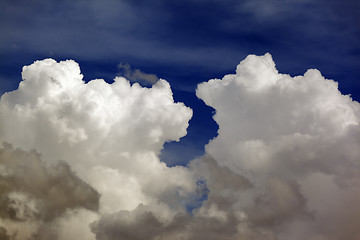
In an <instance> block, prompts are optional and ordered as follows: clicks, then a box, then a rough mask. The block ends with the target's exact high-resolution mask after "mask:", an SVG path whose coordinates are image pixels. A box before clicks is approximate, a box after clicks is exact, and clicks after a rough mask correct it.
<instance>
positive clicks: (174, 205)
mask: <svg viewBox="0 0 360 240" xmlns="http://www.w3.org/2000/svg"><path fill="white" fill-rule="evenodd" d="M82 77H83V76H82V74H81V73H80V68H79V66H78V64H77V63H75V62H74V61H72V60H67V61H63V62H59V63H57V62H56V61H54V60H52V59H45V60H42V61H36V62H35V63H33V64H32V65H30V66H25V67H24V68H23V72H22V78H23V81H22V82H21V83H20V85H19V88H18V89H17V90H15V91H13V92H9V93H5V94H4V95H3V96H2V98H1V102H0V112H1V115H0V122H1V128H0V141H7V142H10V143H12V144H13V145H14V146H16V147H21V148H23V149H25V150H28V149H33V148H34V149H36V150H37V151H39V152H40V153H41V154H42V156H43V159H44V160H46V161H47V162H49V163H54V162H55V161H57V160H65V161H67V163H68V164H69V165H70V166H71V167H72V168H73V169H74V170H75V171H76V172H77V174H78V175H79V177H80V178H81V179H84V180H85V181H86V182H88V183H89V184H90V185H91V186H93V187H94V188H95V189H96V190H97V191H98V192H99V193H100V194H101V199H100V210H99V214H103V213H106V212H110V213H111V212H115V211H118V210H133V209H134V208H136V207H137V206H138V204H146V205H148V206H152V207H153V208H154V209H157V212H158V215H159V216H163V217H166V216H171V214H172V212H174V211H185V208H186V206H185V205H184V204H183V201H184V199H186V198H187V196H188V195H189V194H190V193H191V192H192V191H194V190H195V187H196V185H195V181H193V180H192V178H191V175H190V173H189V172H188V171H187V170H186V169H185V168H183V167H174V168H168V167H167V166H166V165H165V164H164V163H161V162H160V160H159V158H158V154H159V153H160V151H161V149H162V147H163V144H164V143H165V142H166V141H174V140H175V141H178V140H179V138H181V137H182V136H184V135H185V134H186V129H187V127H188V121H189V119H190V118H191V116H192V110H191V109H189V108H187V107H186V106H184V104H183V103H174V100H173V98H172V92H171V89H170V86H169V84H168V83H167V82H166V81H165V80H159V81H158V82H157V83H156V84H154V85H153V86H152V88H143V87H141V86H140V85H139V84H137V83H134V84H133V85H131V84H130V83H129V82H128V81H127V80H126V79H125V78H121V77H116V78H115V79H114V82H113V83H112V84H108V83H106V82H105V81H104V80H100V79H97V80H92V81H90V82H88V83H86V84H85V83H84V82H83V80H82ZM87 215H89V219H87V220H84V216H87ZM71 217H72V218H74V216H71ZM69 218H70V217H69ZM78 220H79V221H81V225H82V228H81V229H84V231H85V230H86V231H88V232H89V231H90V229H89V228H88V227H87V225H88V224H89V223H90V222H91V221H93V220H94V216H92V214H90V213H89V214H86V213H84V214H79V219H78ZM57 221H58V223H57V226H58V225H59V224H60V223H61V224H60V225H61V226H63V227H62V228H61V229H72V228H71V226H70V225H68V224H70V222H74V221H75V222H76V220H74V219H73V220H72V221H70V220H69V221H68V222H69V223H68V224H66V222H67V221H62V222H61V221H60V220H57ZM59 221H60V222H59ZM73 231H75V230H74V229H73ZM76 231H79V230H76ZM40 232H42V236H48V235H46V234H48V232H47V231H45V229H43V231H40ZM45 233H46V234H45ZM51 234H53V233H51ZM69 234H70V235H71V233H69ZM78 234H80V233H75V232H74V235H78ZM84 234H85V233H84ZM37 237H39V236H37ZM45 238H46V237H45ZM64 239H66V237H65V235H64Z"/></svg>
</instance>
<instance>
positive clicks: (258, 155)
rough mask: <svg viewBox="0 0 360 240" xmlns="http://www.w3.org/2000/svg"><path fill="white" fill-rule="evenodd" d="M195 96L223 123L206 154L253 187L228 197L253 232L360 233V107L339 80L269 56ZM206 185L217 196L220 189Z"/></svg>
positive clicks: (294, 235)
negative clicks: (286, 67)
mask: <svg viewBox="0 0 360 240" xmlns="http://www.w3.org/2000/svg"><path fill="white" fill-rule="evenodd" d="M197 96H198V97H200V98H201V99H202V100H204V102H205V103H206V104H207V105H209V106H211V107H213V108H214V109H215V110H216V114H215V115H214V119H215V121H216V122H217V123H218V125H219V130H218V136H217V137H216V138H214V139H213V140H211V141H210V142H209V144H208V145H207V146H206V152H207V153H208V154H210V155H211V156H213V157H214V159H216V161H217V163H218V164H219V166H221V167H226V168H228V169H231V171H232V172H233V173H234V174H239V175H242V176H244V177H245V178H246V179H248V180H249V181H250V182H251V183H252V185H253V187H252V188H250V190H246V191H240V189H239V190H234V191H230V192H225V191H223V192H225V193H223V194H222V196H223V197H224V198H227V199H229V197H231V196H233V199H234V201H232V203H231V204H230V206H232V207H231V208H233V209H232V210H233V211H239V212H240V213H242V214H244V217H245V218H246V219H247V220H246V221H247V222H248V223H249V224H251V226H252V231H254V232H255V231H258V232H263V233H268V234H267V235H266V236H267V237H262V238H261V239H326V240H330V239H331V240H332V239H334V240H335V239H354V237H355V236H359V235H360V232H359V230H358V227H357V226H358V224H359V219H360V212H358V211H357V210H356V209H354V208H352V207H350V206H352V205H349V203H354V202H358V201H359V200H360V198H359V197H360V191H359V186H360V174H359V173H360V162H359V156H360V150H359V148H358V145H359V143H360V128H359V122H360V105H359V103H358V102H355V101H352V99H351V98H350V96H344V95H342V94H341V93H340V92H339V90H338V88H337V83H336V82H334V81H332V80H327V79H325V78H324V77H323V76H322V75H321V74H320V72H319V71H318V70H315V69H310V70H308V71H307V72H306V73H305V74H304V76H296V77H291V76H289V75H286V74H280V73H278V71H277V70H276V68H275V63H274V62H273V60H272V57H271V55H270V54H265V55H264V56H254V55H250V56H248V57H247V58H246V59H245V60H243V61H242V62H241V63H240V64H239V65H238V66H237V69H236V74H230V75H226V76H224V78H223V79H222V80H220V79H212V80H210V81H208V82H206V83H202V84H200V85H199V86H198V89H197ZM210 177H211V176H210ZM208 187H209V189H210V196H209V199H211V194H212V193H214V192H215V194H216V192H219V191H214V192H212V191H211V188H212V186H211V185H209V186H208ZM325 200H326V203H325V202H324V201H325ZM215 203H216V201H215ZM218 205H219V204H218ZM351 209H352V210H351ZM228 210H229V208H228ZM336 226H337V227H336ZM339 226H341V227H339ZM342 226H343V227H342Z"/></svg>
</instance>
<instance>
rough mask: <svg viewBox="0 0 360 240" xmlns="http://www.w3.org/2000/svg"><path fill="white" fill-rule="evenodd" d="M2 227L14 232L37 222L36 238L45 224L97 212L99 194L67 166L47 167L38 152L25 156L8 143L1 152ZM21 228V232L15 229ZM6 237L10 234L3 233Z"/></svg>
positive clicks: (0, 197)
mask: <svg viewBox="0 0 360 240" xmlns="http://www.w3.org/2000/svg"><path fill="white" fill-rule="evenodd" d="M0 187H1V191H0V225H4V226H5V227H7V228H8V229H11V228H13V233H12V235H14V234H16V235H17V234H19V235H20V236H21V234H22V233H21V231H22V229H21V227H19V225H21V224H26V223H27V222H36V223H37V224H36V225H37V227H35V228H34V234H36V231H37V229H39V228H40V227H41V226H42V225H43V224H46V223H49V222H51V221H53V220H54V219H55V218H58V217H62V216H63V215H66V212H67V211H69V210H76V209H78V208H85V209H88V210H92V211H97V210H98V207H99V198H100V196H99V193H97V192H96V191H95V190H94V189H93V188H92V187H91V186H89V185H88V184H87V183H85V182H84V181H82V180H81V179H79V178H78V177H77V176H76V175H75V173H74V172H73V171H72V170H71V169H70V166H69V165H68V164H67V163H65V162H59V163H57V164H56V165H54V166H47V165H45V164H44V162H43V161H42V160H41V157H40V155H39V153H37V152H36V151H31V152H25V151H23V150H21V149H14V148H13V147H12V146H11V145H9V144H7V143H4V144H3V146H2V147H1V148H0ZM14 227H18V228H14ZM1 231H2V234H3V235H4V234H5V233H6V232H7V231H6V229H5V228H4V227H3V228H2V229H1Z"/></svg>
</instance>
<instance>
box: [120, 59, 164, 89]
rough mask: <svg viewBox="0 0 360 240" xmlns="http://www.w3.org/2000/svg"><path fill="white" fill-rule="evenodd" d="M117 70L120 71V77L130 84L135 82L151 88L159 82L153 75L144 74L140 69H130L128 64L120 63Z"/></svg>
mask: <svg viewBox="0 0 360 240" xmlns="http://www.w3.org/2000/svg"><path fill="white" fill-rule="evenodd" d="M118 69H119V70H120V73H119V74H120V76H124V77H125V78H126V79H127V80H129V81H131V82H137V83H140V84H142V85H145V86H149V85H150V86H151V85H153V84H155V83H156V82H157V81H158V80H159V78H158V77H157V76H156V75H155V74H152V73H144V72H143V71H141V70H140V69H132V67H131V66H130V64H128V63H120V64H119V65H118Z"/></svg>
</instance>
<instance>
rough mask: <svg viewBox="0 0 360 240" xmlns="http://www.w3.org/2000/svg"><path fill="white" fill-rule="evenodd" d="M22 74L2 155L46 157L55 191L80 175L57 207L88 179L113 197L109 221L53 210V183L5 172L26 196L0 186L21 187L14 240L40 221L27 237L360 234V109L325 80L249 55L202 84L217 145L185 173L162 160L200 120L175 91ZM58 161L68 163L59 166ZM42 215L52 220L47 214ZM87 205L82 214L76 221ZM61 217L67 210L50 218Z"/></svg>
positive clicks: (72, 70) (330, 238) (38, 69)
mask: <svg viewBox="0 0 360 240" xmlns="http://www.w3.org/2000/svg"><path fill="white" fill-rule="evenodd" d="M22 76H23V81H22V82H21V83H20V85H19V88H18V89H17V90H15V91H13V92H10V93H6V94H4V95H3V96H2V98H1V101H0V122H1V125H2V128H0V141H7V142H11V143H12V144H13V145H14V146H15V147H16V148H13V147H11V146H10V145H6V144H5V145H4V147H3V150H2V151H3V152H2V153H3V154H4V153H5V152H12V154H13V155H14V156H17V158H16V157H12V158H11V159H18V158H19V159H20V157H19V156H28V155H29V156H32V158H34V159H39V154H38V153H37V152H34V151H32V152H31V151H30V149H36V150H37V151H38V152H40V153H41V155H42V159H43V160H44V161H46V164H50V165H49V166H52V167H47V166H48V165H46V166H45V165H44V164H43V163H42V162H41V161H40V160H36V161H35V160H31V161H35V163H31V161H29V162H28V164H30V163H31V167H30V166H29V168H30V171H29V172H28V173H26V174H28V175H29V179H33V178H34V179H38V178H35V176H36V177H41V176H43V175H41V174H39V175H32V171H33V170H31V169H37V168H39V167H40V166H43V165H44V166H45V167H42V168H41V169H45V170H42V171H45V172H47V171H48V172H50V173H47V175H46V176H49V177H47V178H46V177H41V179H45V180H44V182H49V181H50V180H51V179H52V176H53V175H54V174H55V175H56V176H59V178H61V179H62V178H63V177H61V176H63V175H66V174H68V175H71V174H72V176H73V177H70V178H69V177H67V178H66V181H64V182H61V184H60V185H56V186H58V187H59V190H54V191H55V192H56V191H57V192H58V193H57V195H60V196H62V195H61V194H62V193H63V192H62V191H65V190H62V189H66V191H68V192H71V191H72V190H71V189H72V188H71V187H74V185H73V184H72V183H71V184H70V182H71V181H75V180H76V181H78V182H81V184H80V185H81V186H83V187H85V186H86V188H87V189H93V190H91V191H90V190H88V194H90V195H91V192H92V191H94V189H95V190H96V191H97V192H98V193H99V194H101V198H100V200H99V209H98V211H97V212H91V211H90V210H91V209H96V208H94V207H93V206H95V205H96V204H95V205H91V204H90V205H87V204H85V202H82V200H81V199H82V198H81V196H83V195H82V194H81V195H77V194H78V192H77V191H76V192H75V193H73V194H72V195H71V197H72V198H75V199H78V198H79V199H78V200H76V201H70V202H66V204H63V203H62V200H61V199H62V197H59V199H57V198H56V200H59V202H56V201H54V202H52V201H51V203H47V201H48V200H49V198H52V196H44V195H41V194H42V192H41V191H40V192H39V190H38V188H40V187H37V186H38V185H39V184H43V185H44V184H45V183H42V181H40V180H36V181H37V182H35V183H34V184H32V185H34V186H35V187H30V185H27V184H30V183H31V181H30V182H29V183H25V182H24V178H21V174H22V173H23V172H24V170H23V168H22V167H21V166H22V165H21V164H17V160H11V161H6V165H4V164H3V165H4V166H6V167H2V168H0V173H1V174H2V175H1V176H2V178H4V179H7V178H6V177H8V176H10V175H9V174H15V173H16V174H15V175H16V176H17V178H16V179H18V180H17V181H15V182H11V184H19V185H20V186H21V187H20V188H19V189H20V190H21V191H20V190H19V191H13V189H15V185H9V184H10V183H7V181H5V182H4V181H2V182H1V183H3V182H4V184H5V183H6V184H7V185H6V184H5V185H6V186H9V187H8V188H4V189H8V190H6V191H4V192H2V193H1V194H3V195H0V196H1V197H2V198H1V201H2V202H1V214H2V215H1V216H0V217H1V219H0V220H1V222H0V223H1V224H0V225H1V226H2V227H1V228H0V236H1V237H3V238H4V239H24V237H23V238H21V237H19V236H18V235H16V231H15V230H16V226H14V225H11V223H12V222H16V223H17V224H22V223H23V222H24V221H28V219H32V220H34V221H28V222H29V224H28V226H37V231H36V232H34V231H33V232H31V231H30V230H26V231H28V232H29V234H28V235H27V236H30V237H32V238H33V239H50V238H54V239H56V238H57V239H60V240H62V239H76V238H79V239H96V240H112V239H129V240H139V239H157V240H161V239H164V240H165V239H166V240H172V239H173V240H175V239H176V240H178V239H187V240H192V239H220V240H228V239H246V240H258V239H264V240H275V239H276V240H287V239H294V240H302V239H311V240H339V239H356V237H357V236H359V235H360V232H359V222H360V212H359V211H358V209H357V208H356V206H357V204H358V202H359V201H360V190H359V186H360V161H359V156H360V149H359V147H358V146H359V143H360V128H359V122H360V104H359V103H358V102H355V101H352V99H351V97H350V96H345V95H342V94H341V93H340V92H339V90H338V88H337V83H336V82H335V81H333V80H327V79H325V78H324V77H323V76H322V75H321V73H320V72H319V71H318V70H315V69H310V70H308V71H307V72H306V73H305V74H304V75H303V76H295V77H292V76H289V75H286V74H281V73H279V72H278V71H277V69H276V68H275V63H274V61H273V60H272V57H271V55H270V54H265V55H264V56H254V55H250V56H248V57H247V58H246V59H245V60H243V61H242V62H241V63H240V64H239V65H238V66H237V69H236V73H235V74H229V75H226V76H224V78H223V79H221V80H220V79H212V80H209V81H208V82H204V83H201V84H199V85H198V88H197V91H196V94H197V96H198V97H199V98H201V99H202V100H203V101H204V102H205V103H206V104H207V105H209V106H211V107H213V108H214V109H215V110H216V113H215V115H214V119H215V121H216V122H217V123H218V125H219V130H218V136H217V137H215V138H214V139H212V140H211V141H210V142H209V144H207V145H206V155H205V156H203V157H200V158H198V159H194V160H193V161H192V162H191V163H189V165H188V166H187V167H180V166H175V167H172V168H169V167H167V166H166V165H165V164H164V163H161V162H160V160H159V157H158V155H159V153H160V151H161V149H162V147H163V144H164V143H165V142H166V141H178V140H179V139H180V138H181V137H182V136H184V135H185V134H186V129H187V126H188V121H189V119H190V118H191V116H192V111H191V109H189V108H187V107H186V106H184V104H182V103H175V102H174V100H173V98H172V92H171V89H170V86H169V84H168V83H167V82H166V81H165V80H159V81H157V82H156V83H155V84H154V85H153V86H152V87H151V88H143V87H141V86H140V85H139V84H138V83H134V84H131V83H130V82H129V81H127V80H126V79H125V78H122V77H117V78H115V79H114V82H113V83H111V84H108V83H106V82H105V81H103V80H99V79H97V80H92V81H90V82H88V83H84V82H83V81H82V75H81V73H80V68H79V66H78V65H77V64H76V63H75V62H74V61H70V60H69V61H64V62H60V63H57V62H56V61H54V60H51V59H46V60H43V61H37V62H35V63H34V64H32V65H30V66H26V67H24V69H23V75H22ZM18 148H22V149H24V150H20V149H18ZM6 149H7V150H6ZM5 155H6V154H5ZM5 155H4V156H5ZM8 155H9V154H8ZM8 155H6V156H8ZM10 155H11V154H10ZM4 159H7V158H4ZM59 159H61V160H63V162H61V163H60V165H56V162H57V161H58V160H59ZM19 161H20V160H19ZM65 161H66V162H65ZM20 162H22V161H20ZM20 162H19V163H20ZM22 164H25V163H22ZM1 166H2V165H1ZM10 166H11V169H12V170H11V171H10V170H9V169H10ZM70 167H71V169H73V170H70ZM19 171H20V172H21V171H22V172H21V174H20V173H18V172H19ZM34 171H35V170H34ZM73 171H76V173H77V175H78V176H79V177H76V176H75V175H74V174H73ZM40 173H42V172H41V171H40ZM54 178H56V177H54ZM80 179H83V180H80ZM34 181H35V180H34ZM50 182H51V181H50ZM85 182H86V183H85ZM67 184H70V185H71V187H69V186H68V185H67ZM44 186H47V185H46V184H45V185H44ZM90 186H91V187H90ZM81 188H82V187H81ZM76 189H77V188H76ZM79 191H80V190H79ZM93 193H94V194H95V195H91V196H93V198H94V199H96V197H94V196H97V195H96V192H93ZM40 195H41V197H40ZM55 195H56V194H55ZM34 199H35V200H34ZM39 201H42V204H37V203H38V202H39ZM93 203H95V202H93ZM39 205H41V206H44V208H42V209H40V210H38V209H37V206H39ZM65 206H67V207H65ZM77 207H82V210H76V211H75V210H71V211H69V210H68V208H70V209H73V208H77ZM54 208H55V209H61V211H59V212H56V211H51V213H47V211H48V210H49V209H54ZM9 209H10V210H9ZM65 209H66V210H65ZM86 209H88V210H86ZM89 209H90V210H89ZM39 213H42V215H41V214H40V215H39ZM60 215H61V217H58V216H60ZM39 216H41V217H39ZM45 219H49V220H47V222H46V224H40V226H39V224H38V221H39V220H41V221H43V222H44V221H45ZM10 220H11V221H12V222H9V221H10ZM4 223H6V224H7V225H4ZM31 224H32V225H31ZM21 226H22V227H26V226H25V225H21ZM28 228H29V229H30V228H31V227H28ZM55 229H56V230H55ZM24 231H25V230H24ZM25 239H26V238H25Z"/></svg>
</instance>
